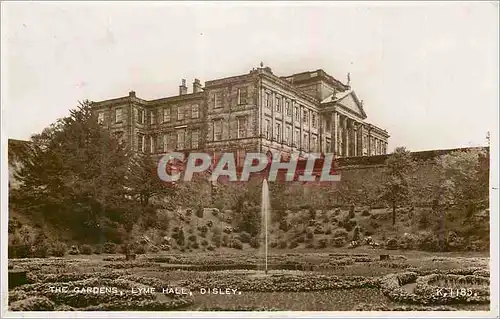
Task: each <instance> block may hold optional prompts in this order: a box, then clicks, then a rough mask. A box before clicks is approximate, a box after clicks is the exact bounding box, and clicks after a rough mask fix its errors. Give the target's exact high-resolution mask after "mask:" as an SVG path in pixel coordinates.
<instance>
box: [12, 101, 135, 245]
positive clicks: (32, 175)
mask: <svg viewBox="0 0 500 319" xmlns="http://www.w3.org/2000/svg"><path fill="white" fill-rule="evenodd" d="M129 158H130V156H129V153H128V151H127V149H126V148H125V147H124V146H123V145H122V144H121V143H120V142H119V141H118V140H117V139H116V138H115V136H114V135H113V134H111V133H110V132H109V130H108V129H106V128H105V127H103V126H101V125H100V124H99V123H98V121H97V116H96V114H95V113H94V112H92V108H91V104H90V102H88V101H84V102H81V103H80V104H79V105H78V107H77V108H76V109H73V110H70V115H69V116H68V117H64V118H61V119H59V120H57V122H56V123H54V124H52V125H51V126H50V127H48V128H46V129H44V130H43V132H42V133H41V134H37V135H34V136H33V137H32V139H31V146H30V149H29V152H28V153H27V155H26V156H25V157H23V158H22V159H20V161H21V169H20V170H19V172H18V173H17V174H16V177H17V178H18V179H19V181H20V188H19V190H17V191H16V192H15V193H14V194H13V201H14V202H15V203H16V204H17V205H19V206H20V207H22V208H23V211H25V212H30V213H32V214H33V213H35V212H37V213H39V214H40V215H41V216H39V217H42V218H43V219H45V220H46V221H48V222H50V223H53V224H56V225H59V226H62V227H64V228H65V229H68V230H72V233H73V234H75V235H77V237H78V236H80V237H81V238H88V237H89V236H94V238H95V237H100V236H102V234H103V229H102V226H103V225H108V224H114V223H121V224H122V225H127V224H128V225H127V226H130V223H128V222H130V221H131V220H134V219H133V218H130V216H129V215H130V214H135V213H137V212H136V211H135V210H134V206H135V205H134V203H130V201H129V200H127V197H126V195H127V183H128V181H127V175H128V172H129V170H128V168H129V165H130V162H129Z"/></svg>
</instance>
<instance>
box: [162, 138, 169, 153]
mask: <svg viewBox="0 0 500 319" xmlns="http://www.w3.org/2000/svg"><path fill="white" fill-rule="evenodd" d="M168 140H169V135H168V134H163V151H164V152H166V151H169V150H170V149H169V148H168V146H169V143H168V142H169V141H168Z"/></svg>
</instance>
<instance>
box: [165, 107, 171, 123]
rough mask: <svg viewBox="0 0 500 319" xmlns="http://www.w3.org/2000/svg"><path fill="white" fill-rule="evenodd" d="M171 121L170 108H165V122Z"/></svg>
mask: <svg viewBox="0 0 500 319" xmlns="http://www.w3.org/2000/svg"><path fill="white" fill-rule="evenodd" d="M167 122H170V109H167V108H165V109H163V123H167Z"/></svg>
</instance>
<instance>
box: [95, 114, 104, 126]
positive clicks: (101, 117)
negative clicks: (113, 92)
mask: <svg viewBox="0 0 500 319" xmlns="http://www.w3.org/2000/svg"><path fill="white" fill-rule="evenodd" d="M97 123H99V124H104V112H99V113H97Z"/></svg>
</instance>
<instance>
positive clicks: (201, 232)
mask: <svg viewBox="0 0 500 319" xmlns="http://www.w3.org/2000/svg"><path fill="white" fill-rule="evenodd" d="M198 231H199V232H200V234H206V233H207V232H208V227H207V226H206V225H203V226H198Z"/></svg>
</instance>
